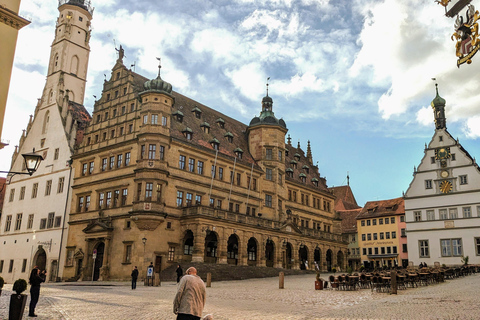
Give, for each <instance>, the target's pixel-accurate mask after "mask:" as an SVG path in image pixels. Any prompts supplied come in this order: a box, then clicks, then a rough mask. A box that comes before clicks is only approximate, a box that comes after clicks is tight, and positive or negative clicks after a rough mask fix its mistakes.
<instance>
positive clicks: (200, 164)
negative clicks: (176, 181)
mask: <svg viewBox="0 0 480 320" xmlns="http://www.w3.org/2000/svg"><path fill="white" fill-rule="evenodd" d="M197 173H198V174H203V161H197Z"/></svg>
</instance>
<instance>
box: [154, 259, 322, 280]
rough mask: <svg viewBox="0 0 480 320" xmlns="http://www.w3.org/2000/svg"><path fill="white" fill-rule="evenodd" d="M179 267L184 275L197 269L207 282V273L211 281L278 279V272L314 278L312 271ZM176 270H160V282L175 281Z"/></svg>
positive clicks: (195, 264)
mask: <svg viewBox="0 0 480 320" xmlns="http://www.w3.org/2000/svg"><path fill="white" fill-rule="evenodd" d="M181 266H182V269H183V272H184V273H185V271H186V270H187V269H188V268H189V267H195V268H196V269H197V274H198V275H199V276H200V277H201V278H202V279H203V280H204V281H206V280H207V273H209V272H210V273H211V274H212V281H228V280H244V279H252V278H267V277H278V274H279V273H280V272H284V273H285V275H297V274H312V277H313V278H315V276H314V275H315V271H314V270H292V269H282V268H269V267H250V266H236V265H231V264H211V263H200V262H190V263H186V264H183V265H181ZM176 269H177V265H176V264H174V265H171V266H170V267H168V268H166V269H165V270H162V272H161V274H160V278H161V279H162V281H176V280H177V274H176V272H175V270H176Z"/></svg>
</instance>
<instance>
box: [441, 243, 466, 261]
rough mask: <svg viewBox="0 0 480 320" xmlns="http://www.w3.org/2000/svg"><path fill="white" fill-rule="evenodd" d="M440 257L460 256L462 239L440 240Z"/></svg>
mask: <svg viewBox="0 0 480 320" xmlns="http://www.w3.org/2000/svg"><path fill="white" fill-rule="evenodd" d="M440 246H441V248H442V257H451V256H456V257H458V256H462V239H460V238H458V239H441V240H440Z"/></svg>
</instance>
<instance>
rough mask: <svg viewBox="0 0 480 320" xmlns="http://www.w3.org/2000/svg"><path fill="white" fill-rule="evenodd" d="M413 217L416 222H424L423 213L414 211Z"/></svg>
mask: <svg viewBox="0 0 480 320" xmlns="http://www.w3.org/2000/svg"><path fill="white" fill-rule="evenodd" d="M413 217H414V219H415V221H422V211H414V212H413Z"/></svg>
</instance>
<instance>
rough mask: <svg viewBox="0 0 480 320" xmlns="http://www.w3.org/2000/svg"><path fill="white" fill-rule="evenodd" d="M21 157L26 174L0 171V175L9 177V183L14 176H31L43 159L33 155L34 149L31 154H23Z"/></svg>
mask: <svg viewBox="0 0 480 320" xmlns="http://www.w3.org/2000/svg"><path fill="white" fill-rule="evenodd" d="M22 157H23V159H24V161H25V168H27V172H16V171H0V173H7V175H10V180H9V181H8V183H10V181H11V180H12V177H13V176H14V175H16V174H28V175H30V176H31V175H32V174H34V173H35V171H37V169H38V167H39V166H40V162H42V160H43V157H42V156H41V155H39V154H36V153H35V149H33V152H31V153H24V154H22Z"/></svg>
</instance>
